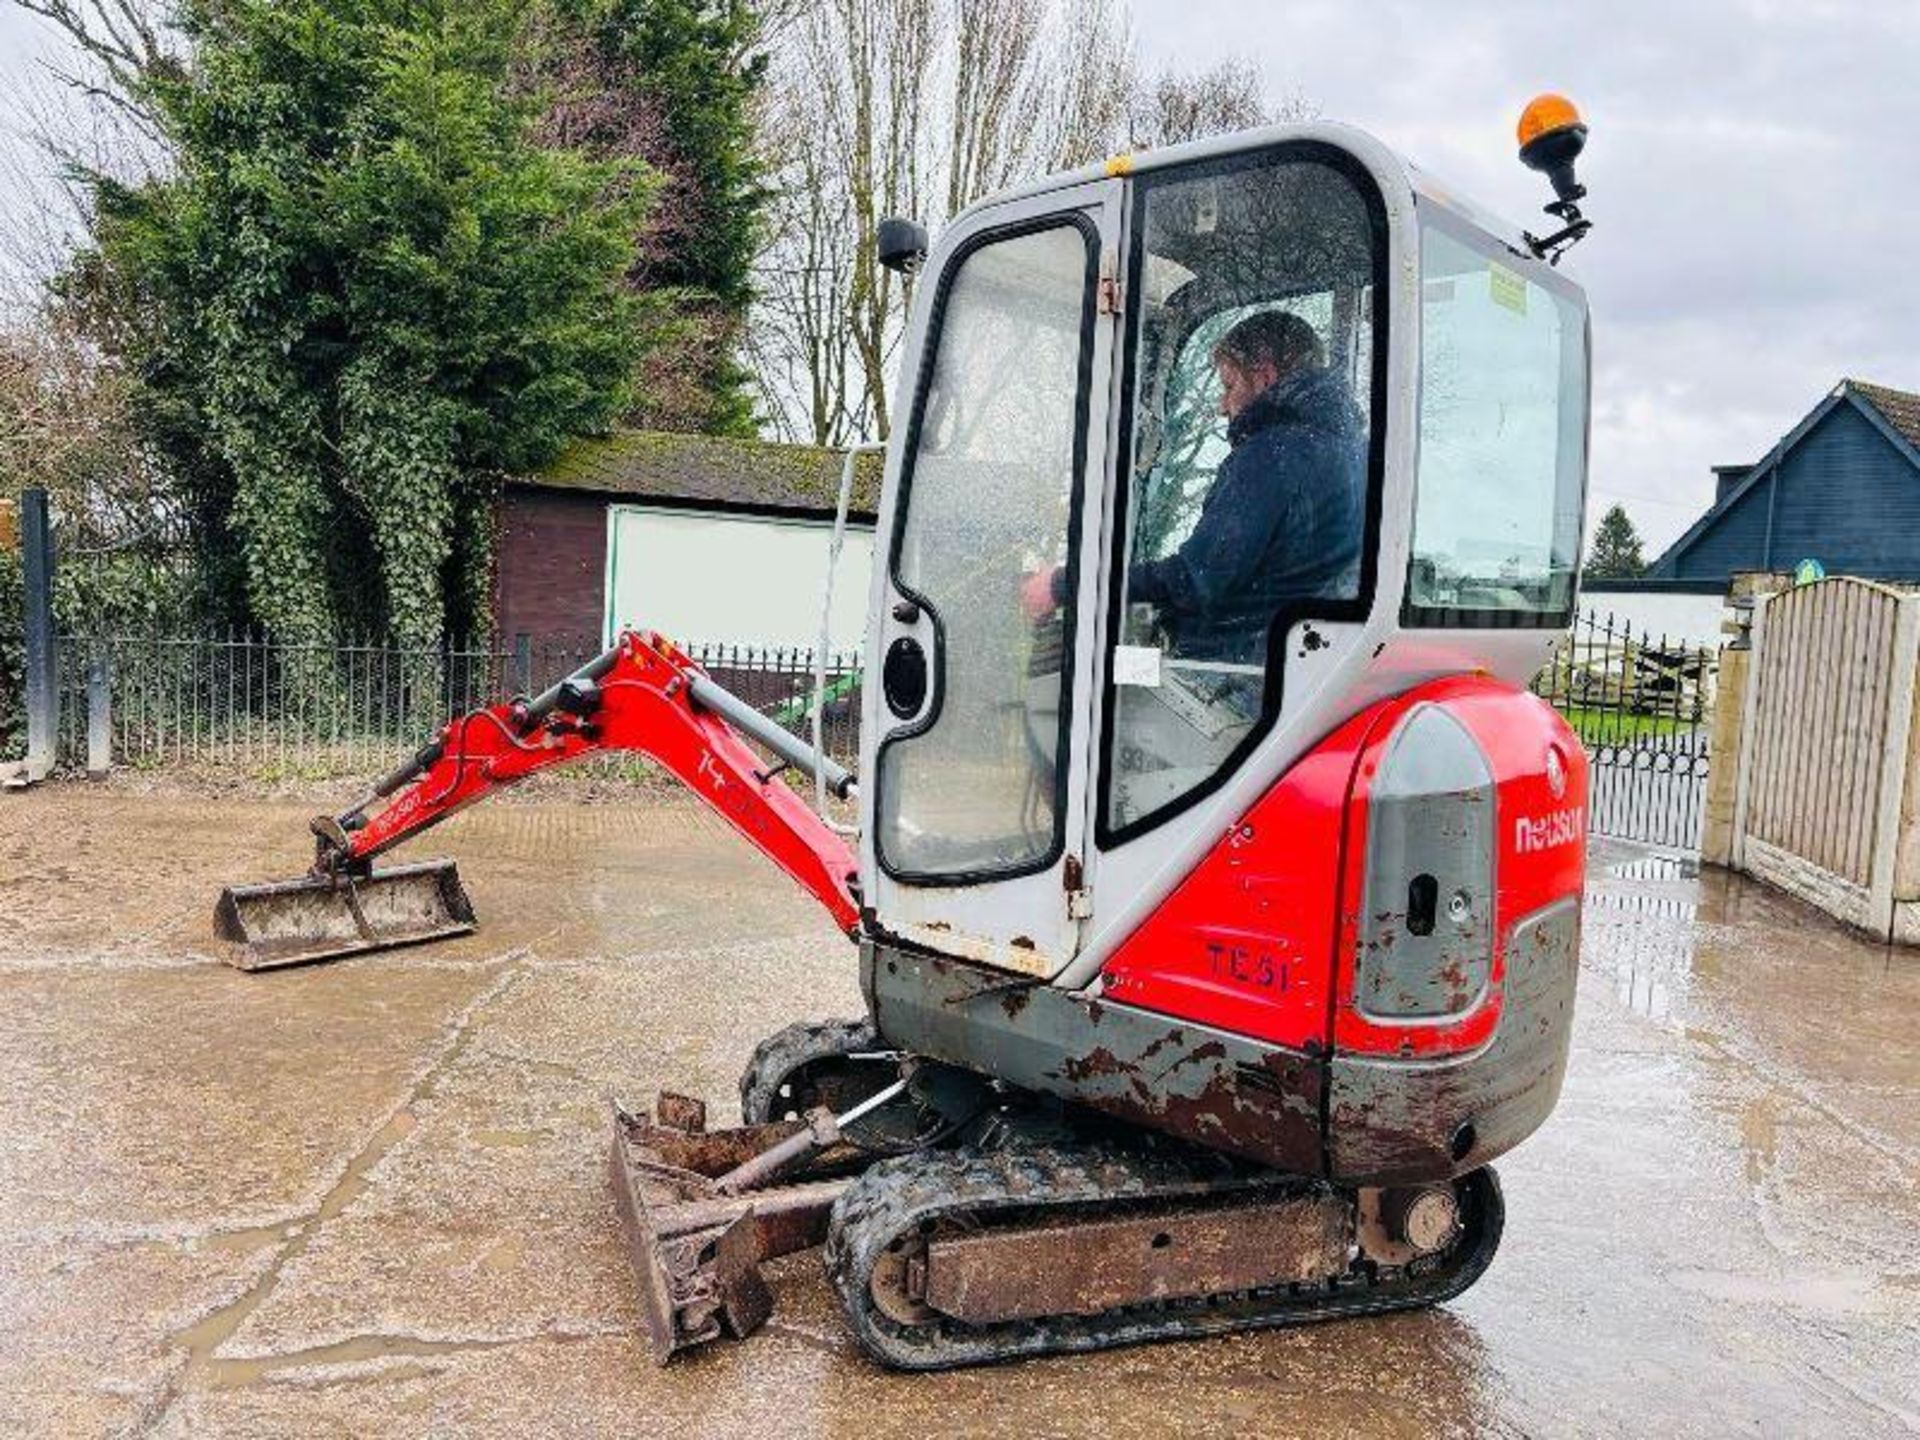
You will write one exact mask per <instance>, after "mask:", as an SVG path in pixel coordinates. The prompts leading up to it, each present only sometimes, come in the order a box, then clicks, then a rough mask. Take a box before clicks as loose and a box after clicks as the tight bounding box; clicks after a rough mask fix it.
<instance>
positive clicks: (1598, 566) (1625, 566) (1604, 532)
mask: <svg viewBox="0 0 1920 1440" xmlns="http://www.w3.org/2000/svg"><path fill="white" fill-rule="evenodd" d="M1640 551H1641V540H1640V532H1639V531H1638V530H1637V529H1635V528H1634V524H1633V520H1632V518H1631V517H1630V516H1629V515H1628V514H1627V511H1626V507H1625V506H1623V505H1614V506H1612V507H1611V508H1610V509H1608V511H1607V513H1606V514H1604V515H1602V516H1601V517H1600V527H1599V529H1597V530H1595V531H1594V533H1593V549H1592V550H1591V551H1589V552H1588V554H1587V578H1588V579H1590V580H1632V579H1635V578H1637V577H1638V576H1641V575H1644V574H1646V571H1647V562H1646V559H1645V557H1644V556H1643V555H1642V554H1641V553H1640Z"/></svg>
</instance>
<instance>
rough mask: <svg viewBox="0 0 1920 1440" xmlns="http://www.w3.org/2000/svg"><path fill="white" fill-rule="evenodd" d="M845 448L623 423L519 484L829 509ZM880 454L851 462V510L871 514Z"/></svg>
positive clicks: (768, 507) (766, 507) (817, 511)
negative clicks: (629, 427) (686, 432)
mask: <svg viewBox="0 0 1920 1440" xmlns="http://www.w3.org/2000/svg"><path fill="white" fill-rule="evenodd" d="M844 459H845V452H844V451H840V450H831V449H828V448H826V447H824V446H817V445H785V444H780V443H777V442H774V441H770V440H746V439H736V438H733V437H730V436H722V435H679V434H669V433H667V432H665V431H659V430H618V431H615V432H614V433H613V434H612V435H610V436H607V437H606V438H605V439H599V440H580V441H576V442H575V443H574V444H573V445H571V446H569V447H568V448H567V449H566V450H565V451H564V452H562V454H561V455H560V458H559V459H557V460H555V461H554V462H553V463H552V464H551V465H549V466H548V467H547V468H546V469H545V470H543V471H541V472H539V473H538V474H535V475H526V476H518V477H516V478H515V481H514V483H516V484H520V485H530V486H534V487H536V488H539V489H542V490H578V491H585V492H589V493H593V494H599V495H610V496H631V497H633V498H636V499H643V500H661V501H667V502H671V503H676V504H682V505H694V506H700V507H706V508H712V509H722V510H758V511H787V512H791V513H794V514H805V515H832V514H833V508H834V504H835V502H836V501H837V500H838V499H839V495H840V468H841V465H842V463H843V461H844ZM882 468H883V462H882V457H881V456H880V455H879V454H878V453H877V452H876V453H872V454H865V455H862V456H860V457H859V459H858V460H857V461H855V463H854V478H853V500H852V505H851V509H850V513H851V514H853V515H855V516H858V517H861V518H863V519H872V518H873V515H874V513H875V512H876V511H877V510H878V509H879V508H880V475H881V470H882Z"/></svg>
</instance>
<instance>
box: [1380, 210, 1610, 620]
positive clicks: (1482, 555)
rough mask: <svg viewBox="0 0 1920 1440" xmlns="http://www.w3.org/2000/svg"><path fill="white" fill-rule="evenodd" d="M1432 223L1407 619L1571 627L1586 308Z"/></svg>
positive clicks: (1551, 283)
mask: <svg viewBox="0 0 1920 1440" xmlns="http://www.w3.org/2000/svg"><path fill="white" fill-rule="evenodd" d="M1421 219H1422V226H1421V237H1420V262H1421V270H1422V275H1421V290H1420V302H1421V303H1420V461H1419V469H1418V479H1417V482H1416V484H1417V489H1416V498H1415V503H1414V517H1413V554H1412V561H1411V568H1410V569H1409V572H1408V575H1407V598H1406V607H1405V608H1406V619H1407V622H1408V623H1409V624H1414V625H1456V626H1462V625H1464V626H1528V625H1534V626H1552V627H1558V626H1561V625H1564V624H1566V622H1567V619H1568V617H1569V616H1570V615H1571V613H1572V610H1573V583H1574V571H1575V567H1576V565H1577V563H1578V559H1579V545H1580V505H1581V499H1582V493H1581V492H1582V490H1583V489H1584V486H1585V477H1586V444H1587V342H1586V316H1585V313H1584V311H1583V310H1582V308H1581V305H1580V302H1579V300H1578V299H1577V292H1574V291H1573V290H1571V288H1570V287H1568V288H1562V285H1561V284H1560V283H1559V282H1558V281H1557V280H1555V279H1554V278H1553V277H1542V278H1534V277H1533V276H1532V275H1522V274H1521V273H1520V271H1519V268H1518V262H1517V261H1516V260H1515V258H1514V256H1513V255H1512V254H1511V252H1509V251H1508V250H1507V249H1506V247H1505V246H1503V245H1500V244H1499V243H1497V242H1496V241H1494V240H1493V239H1492V237H1490V236H1486V235H1483V234H1479V233H1477V232H1475V231H1473V230H1471V229H1470V228H1468V227H1467V226H1466V225H1465V224H1463V223H1461V222H1458V221H1455V220H1453V219H1452V218H1451V217H1449V216H1448V215H1447V213H1446V212H1445V211H1443V210H1440V209H1438V208H1437V207H1435V206H1432V205H1431V204H1429V205H1427V206H1424V207H1423V213H1422V217H1421ZM1536 273H1537V272H1536Z"/></svg>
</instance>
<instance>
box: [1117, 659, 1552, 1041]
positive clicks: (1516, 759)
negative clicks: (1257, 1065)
mask: <svg viewBox="0 0 1920 1440" xmlns="http://www.w3.org/2000/svg"><path fill="white" fill-rule="evenodd" d="M1423 701H1424V702H1433V703H1437V704H1441V705H1444V706H1445V707H1446V709H1447V710H1448V712H1449V713H1450V714H1451V715H1452V716H1453V717H1454V718H1455V719H1456V720H1458V721H1459V722H1460V723H1461V724H1462V725H1463V726H1464V727H1465V728H1466V730H1467V732H1468V733H1469V734H1470V735H1472V736H1473V738H1474V740H1475V741H1476V742H1477V743H1478V744H1479V746H1480V749H1481V751H1482V752H1483V754H1484V755H1485V756H1486V759H1487V762H1488V765H1489V766H1490V767H1491V769H1492V771H1493V776H1494V783H1495V835H1496V843H1495V851H1494V857H1495V858H1494V865H1495V871H1494V886H1495V913H1494V928H1493V934H1494V954H1493V966H1492V972H1491V977H1490V980H1489V983H1488V985H1487V986H1486V988H1485V990H1484V991H1483V992H1482V994H1481V996H1480V997H1479V1000H1478V1003H1476V1004H1475V1005H1474V1006H1473V1008H1472V1009H1470V1010H1468V1011H1466V1012H1465V1013H1464V1014H1461V1015H1458V1016H1455V1017H1452V1018H1450V1019H1448V1020H1446V1021H1443V1022H1435V1021H1432V1020H1418V1021H1408V1022H1406V1023H1383V1022H1380V1021H1377V1020H1373V1019H1370V1018H1368V1017H1367V1016H1365V1015H1364V1014H1362V1013H1361V1012H1360V1011H1359V1010H1358V1009H1357V1008H1356V1007H1355V1005H1354V1003H1353V993H1354V954H1355V937H1356V934H1357V931H1358V922H1359V918H1360V917H1359V915H1358V913H1357V911H1358V906H1359V904H1360V897H1361V896H1362V895H1363V894H1364V892H1365V866H1366V854H1367V844H1366V839H1367V791H1368V785H1369V782H1370V781H1371V779H1372V777H1373V775H1374V774H1375V772H1376V771H1377V770H1378V768H1379V764H1380V760H1381V757H1382V754H1383V752H1384V751H1385V749H1386V745H1387V742H1388V740H1389V739H1390V738H1391V737H1392V735H1393V733H1394V729H1395V727H1396V726H1397V725H1398V723H1399V721H1400V719H1401V718H1402V717H1403V716H1404V715H1405V714H1406V713H1407V712H1408V711H1409V710H1410V709H1412V708H1413V707H1414V706H1415V705H1417V704H1420V703H1422V702H1423ZM1550 747H1551V748H1553V749H1556V750H1558V752H1559V759H1560V762H1561V785H1560V789H1559V792H1558V793H1557V794H1556V793H1555V790H1554V786H1553V783H1552V780H1551V778H1550V775H1549V765H1548V761H1547V753H1548V750H1549V748H1550ZM1586 794H1587V762H1586V754H1585V752H1584V751H1583V750H1582V749H1581V748H1580V743H1579V741H1578V739H1577V738H1576V737H1575V736H1574V734H1573V732H1572V731H1571V730H1570V729H1568V727H1567V725H1566V722H1565V721H1563V720H1562V719H1561V718H1560V717H1559V715H1557V714H1556V713H1555V712H1554V711H1553V709H1552V708H1551V707H1550V706H1548V705H1547V704H1545V703H1544V702H1543V701H1541V700H1539V699H1537V698H1536V697H1534V696H1532V695H1529V694H1528V693H1526V692H1525V691H1521V690H1515V689H1512V688H1511V687H1509V686H1506V685H1503V684H1500V683H1498V682H1497V681H1493V680H1490V679H1488V678H1486V677H1484V676H1472V675H1465V676H1452V677H1449V678H1447V679H1444V680H1435V681H1431V682H1429V683H1427V684H1425V685H1421V686H1419V687H1417V688H1415V689H1413V690H1410V691H1407V692H1406V693H1405V694H1402V695H1398V696H1395V697H1394V698H1393V699H1391V700H1386V701H1382V702H1381V703H1380V704H1378V705H1375V706H1374V707H1372V708H1371V709H1369V710H1365V711H1362V712H1361V713H1360V714H1359V715H1356V716H1355V717H1354V718H1353V719H1352V720H1349V721H1348V722H1347V723H1346V724H1344V725H1342V726H1341V727H1340V728H1339V729H1337V730H1335V731H1334V732H1333V733H1332V734H1331V735H1329V736H1328V737H1327V738H1326V739H1325V740H1323V741H1321V742H1320V744H1318V745H1316V746H1315V747H1314V748H1313V749H1312V750H1310V751H1308V752H1307V754H1306V755H1304V756H1303V757H1301V759H1300V761H1299V762H1298V763H1297V764H1295V765H1294V767H1293V768H1292V769H1291V770H1289V771H1288V772H1287V773H1286V774H1285V775H1284V776H1282V777H1281V778H1280V779H1279V781H1277V782H1276V783H1275V785H1274V787H1273V788H1272V789H1271V790H1269V791H1268V792H1267V793H1266V794H1265V795H1264V796H1262V797H1261V798H1260V800H1259V801H1258V802H1257V803H1256V804H1255V805H1254V806H1253V808H1252V809H1251V810H1249V811H1248V812H1247V814H1246V816H1245V818H1244V819H1243V820H1242V821H1241V822H1240V824H1239V825H1237V826H1235V827H1234V829H1233V830H1232V831H1230V832H1229V833H1228V835H1227V836H1226V838H1225V839H1223V840H1222V841H1221V842H1220V843H1219V844H1218V845H1217V846H1215V847H1214V849H1213V850H1212V852H1211V853H1209V854H1208V856H1207V857H1206V859H1204V860H1203V861H1202V862H1201V863H1200V864H1199V865H1198V866H1197V867H1196V868H1195V869H1194V872H1193V874H1192V875H1190V876H1188V877H1187V879H1186V880H1184V881H1183V882H1181V884H1180V886H1179V888H1178V889H1176V890H1175V891H1174V892H1173V894H1172V895H1170V896H1169V897H1168V898H1167V900H1166V903H1164V904H1163V905H1162V906H1161V907H1160V909H1159V910H1158V911H1156V912H1155V913H1154V915H1153V916H1152V917H1151V918H1150V919H1148V920H1147V921H1146V923H1144V924H1143V925H1141V927H1140V928H1139V929H1138V930H1137V931H1135V932H1134V933H1133V934H1132V935H1131V936H1129V937H1128V938H1127V940H1126V941H1125V942H1124V943H1123V944H1122V945H1121V946H1120V948H1119V949H1118V950H1117V951H1115V952H1114V955H1113V957H1112V958H1111V959H1110V960H1108V962H1107V964H1106V966H1105V968H1104V970H1103V971H1102V979H1103V981H1104V982H1105V993H1106V994H1108V995H1111V996H1112V997H1113V998H1114V999H1115V1000H1120V1001H1124V1002H1125V1003H1127V1004H1129V1005H1135V1006H1139V1007H1140V1008H1142V1009H1147V1010H1156V1011H1159V1012H1161V1013H1163V1014H1165V1015H1168V1016H1173V1017H1177V1018H1179V1019H1182V1020H1191V1021H1194V1022H1197V1023H1199V1024H1203V1025H1209V1026H1212V1027H1214V1028H1216V1029H1220V1030H1226V1031H1230V1032H1232V1033H1234V1034H1239V1035H1245V1036H1248V1037H1250V1038H1252V1039H1256V1040H1263V1041H1266V1042H1268V1043H1270V1044H1275V1045H1284V1046H1287V1047H1289V1048H1292V1049H1298V1050H1307V1051H1321V1050H1324V1049H1326V1048H1327V1047H1329V1046H1333V1045H1338V1046H1339V1047H1340V1048H1341V1049H1343V1050H1349V1051H1357V1052H1361V1053H1371V1054H1391V1055H1433V1054H1456V1053H1460V1052H1463V1051H1467V1050H1471V1049H1474V1048H1476V1047H1478V1046H1480V1045H1482V1044H1484V1043H1485V1042H1486V1040H1487V1039H1488V1038H1489V1037H1490V1036H1491V1035H1492V1033H1493V1031H1494V1028H1495V1027H1496V1026H1497V1025H1498V1023H1499V1018H1500V1006H1501V981H1502V978H1503V974H1504V970H1503V964H1502V951H1503V950H1504V947H1505V940H1506V935H1507V933H1508V932H1509V931H1510V930H1511V929H1512V926H1513V923H1514V922H1515V921H1516V920H1519V919H1521V918H1522V917H1524V916H1526V915H1529V914H1532V913H1533V912H1534V911H1536V910H1538V909H1540V908H1541V907H1543V906H1545V905H1548V904H1550V903H1552V902H1553V901H1555V900H1558V899H1560V898H1562V897H1564V896H1567V895H1578V894H1579V893H1580V889H1581V885H1582V882H1583V876H1584V871H1585V865H1586V810H1585V804H1586Z"/></svg>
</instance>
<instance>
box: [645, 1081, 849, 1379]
mask: <svg viewBox="0 0 1920 1440" xmlns="http://www.w3.org/2000/svg"><path fill="white" fill-rule="evenodd" d="M657 1114H658V1119H657V1120H647V1119H645V1118H644V1117H642V1116H638V1115H633V1114H630V1113H628V1112H627V1111H625V1110H623V1109H621V1108H620V1106H619V1105H618V1104H615V1105H614V1107H613V1153H612V1156H611V1157H610V1158H611V1160H612V1162H613V1163H612V1170H613V1193H614V1198H615V1200H616V1201H617V1202H618V1204H619V1208H620V1224H621V1228H622V1230H624V1231H625V1232H626V1237H627V1248H628V1251H629V1253H630V1257H631V1259H632V1261H633V1272H634V1278H635V1279H636V1280H638V1281H639V1282H640V1313H641V1315H642V1316H643V1317H644V1318H645V1320H646V1324H647V1335H648V1338H649V1339H650V1340H651V1341H652V1342H653V1356H654V1359H655V1360H657V1361H658V1362H659V1363H660V1364H662V1365H664V1364H666V1363H667V1358H668V1357H669V1356H671V1355H672V1354H673V1353H674V1352H675V1351H676V1350H684V1349H686V1348H687V1347H689V1346H692V1345H699V1344H703V1343H705V1342H706V1341H709V1340H714V1339H718V1338H719V1337H720V1336H721V1335H723V1334H725V1335H731V1336H733V1337H735V1338H736V1339H738V1338H743V1337H745V1336H747V1335H749V1334H751V1333H752V1332H753V1331H754V1330H756V1329H758V1328H759V1326H760V1324H761V1322H762V1321H764V1320H765V1319H766V1318H767V1316H768V1314H769V1313H770V1312H771V1311H772V1309H773V1296H772V1293H771V1292H770V1291H769V1290H768V1289H767V1283H766V1281H765V1280H764V1279H762V1278H761V1275H760V1264H761V1262H762V1261H764V1260H771V1259H773V1258H774V1257H775V1256H778V1255H789V1254H792V1253H793V1252H794V1251H796V1250H806V1249H809V1248H811V1247H812V1246H815V1245H818V1244H819V1243H820V1242H821V1241H822V1240H824V1239H825V1238H826V1233H827V1216H828V1212H829V1211H831V1210H832V1208H833V1202H834V1200H835V1198H836V1197H837V1196H838V1195H839V1194H840V1192H841V1191H842V1190H844V1189H845V1188H846V1187H847V1183H848V1181H847V1173H848V1171H849V1169H855V1168H858V1167H859V1163H860V1160H859V1158H858V1157H856V1156H855V1155H854V1154H853V1152H851V1151H850V1150H849V1149H847V1148H845V1147H838V1148H837V1149H836V1150H835V1151H829V1152H827V1153H826V1154H824V1155H821V1156H820V1157H818V1159H817V1160H816V1161H815V1162H814V1163H812V1164H810V1165H808V1166H807V1167H806V1168H805V1169H804V1170H802V1171H801V1173H800V1176H799V1177H798V1178H797V1179H794V1180H791V1181H788V1182H786V1183H783V1184H780V1185H777V1186H774V1187H772V1188H769V1189H766V1190H755V1191H749V1192H748V1193H746V1194H742V1195H725V1194H722V1193H720V1191H719V1189H718V1187H717V1186H716V1184H715V1180H716V1178H717V1177H719V1176H722V1175H725V1174H726V1173H728V1172H729V1171H731V1170H733V1169H734V1168H735V1167H736V1166H738V1165H739V1164H741V1162H743V1161H745V1160H748V1159H751V1158H752V1157H753V1156H755V1155H758V1154H761V1153H763V1152H764V1151H766V1150H767V1149H768V1148H770V1147H771V1146H773V1145H776V1144H778V1143H779V1142H780V1141H782V1140H785V1139H787V1138H789V1137H790V1136H792V1135H794V1134H795V1133H797V1132H798V1131H799V1130H800V1129H801V1128H802V1126H801V1123H800V1122H799V1121H782V1122H779V1123H776V1124H772V1125H748V1126H742V1127H740V1128H738V1129H734V1130H716V1131H708V1130H707V1128H706V1106H705V1105H703V1104H701V1102H699V1101H698V1100H692V1099H689V1098H687V1097H686V1096H683V1095H674V1094H670V1093H663V1094H662V1095H661V1096H660V1098H659V1101H658V1104H657Z"/></svg>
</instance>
